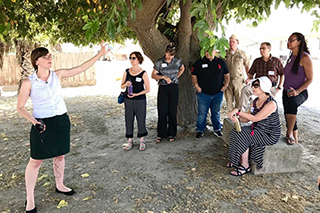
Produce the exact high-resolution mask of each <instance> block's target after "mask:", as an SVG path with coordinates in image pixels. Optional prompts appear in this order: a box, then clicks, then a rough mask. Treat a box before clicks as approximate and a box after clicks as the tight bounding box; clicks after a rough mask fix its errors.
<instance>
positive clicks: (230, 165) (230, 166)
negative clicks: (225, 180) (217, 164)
mask: <svg viewBox="0 0 320 213" xmlns="http://www.w3.org/2000/svg"><path fill="white" fill-rule="evenodd" d="M238 165H241V163H240V161H239V162H238ZM232 167H234V166H233V164H232V163H228V164H227V168H232Z"/></svg>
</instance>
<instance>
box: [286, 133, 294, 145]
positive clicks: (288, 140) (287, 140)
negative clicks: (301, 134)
mask: <svg viewBox="0 0 320 213" xmlns="http://www.w3.org/2000/svg"><path fill="white" fill-rule="evenodd" d="M286 142H287V144H288V145H293V144H294V143H295V142H296V141H295V139H294V137H293V136H292V135H290V136H287V137H286Z"/></svg>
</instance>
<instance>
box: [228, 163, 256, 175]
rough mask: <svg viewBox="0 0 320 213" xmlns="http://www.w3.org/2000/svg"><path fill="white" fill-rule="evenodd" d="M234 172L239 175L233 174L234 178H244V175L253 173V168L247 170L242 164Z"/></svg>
mask: <svg viewBox="0 0 320 213" xmlns="http://www.w3.org/2000/svg"><path fill="white" fill-rule="evenodd" d="M233 171H235V172H236V173H237V174H233V173H231V175H233V176H242V175H244V174H247V173H250V172H251V167H250V166H248V168H245V167H244V166H242V165H241V164H240V165H239V167H237V168H236V169H235V170H233ZM241 171H244V172H241Z"/></svg>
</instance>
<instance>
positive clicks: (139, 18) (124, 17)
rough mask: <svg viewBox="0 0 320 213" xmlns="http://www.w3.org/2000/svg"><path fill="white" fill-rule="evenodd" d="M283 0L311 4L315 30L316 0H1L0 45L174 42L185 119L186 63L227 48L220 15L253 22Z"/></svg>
mask: <svg viewBox="0 0 320 213" xmlns="http://www.w3.org/2000/svg"><path fill="white" fill-rule="evenodd" d="M281 2H284V4H285V6H286V7H287V8H291V7H294V6H297V7H300V8H301V10H302V11H312V10H313V9H315V10H314V11H313V12H312V14H313V15H314V17H315V19H316V20H315V22H314V28H315V29H316V30H318V28H319V23H320V16H319V14H318V12H317V11H318V10H317V9H319V8H320V2H319V1H316V0H302V1H301V0H197V1H192V0H101V1H98V0H86V1H83V0H58V1H57V0H41V1H37V0H0V58H1V55H2V54H1V51H2V52H3V48H1V45H2V46H3V43H12V39H23V40H26V41H30V42H39V41H40V40H41V39H45V40H48V41H49V42H50V43H55V42H60V43H64V42H71V43H73V44H75V45H90V44H96V43H98V42H100V41H101V40H105V41H107V42H118V43H122V42H123V41H124V40H125V39H128V38H129V39H134V40H136V41H138V42H139V43H140V45H141V47H142V49H143V51H144V53H145V54H146V55H147V56H148V57H149V58H150V59H151V60H152V61H155V60H156V59H157V58H159V57H161V56H162V55H163V53H164V49H165V46H166V45H167V44H168V43H169V42H174V43H175V44H177V45H178V48H177V56H178V57H181V58H182V59H183V61H184V64H185V67H186V68H187V69H186V71H185V73H184V74H183V75H182V76H181V81H180V82H181V83H180V84H179V88H180V93H179V97H180V99H179V103H180V104H179V108H178V113H180V115H178V120H179V123H180V125H188V124H190V123H192V122H194V120H195V115H196V101H195V96H194V95H190V94H194V90H193V88H192V84H191V80H190V69H189V68H190V66H191V65H192V63H194V61H195V60H196V59H198V58H199V57H200V55H201V56H203V55H204V52H205V51H206V50H208V51H209V52H211V51H210V50H212V49H213V48H215V49H217V50H220V54H221V55H222V56H223V55H224V54H225V50H226V49H227V48H228V40H227V39H226V38H224V36H225V33H224V29H225V28H224V26H223V24H222V23H223V22H222V21H223V20H226V21H227V23H228V21H229V20H231V19H235V20H236V21H237V22H242V21H243V20H246V19H250V20H252V25H253V26H257V25H258V23H259V22H261V21H262V20H264V19H266V18H268V16H269V15H270V14H271V9H272V7H273V6H274V7H275V8H277V7H278V6H279V4H280V3H281Z"/></svg>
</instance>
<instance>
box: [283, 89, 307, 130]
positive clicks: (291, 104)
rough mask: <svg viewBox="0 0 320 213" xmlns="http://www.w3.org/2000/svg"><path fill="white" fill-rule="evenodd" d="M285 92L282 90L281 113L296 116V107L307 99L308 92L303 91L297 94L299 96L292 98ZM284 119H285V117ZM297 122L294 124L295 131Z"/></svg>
mask: <svg viewBox="0 0 320 213" xmlns="http://www.w3.org/2000/svg"><path fill="white" fill-rule="evenodd" d="M287 92H288V91H287V90H283V93H282V103H283V111H284V115H286V114H293V115H297V113H298V107H299V106H300V105H301V104H303V103H304V102H305V101H306V100H307V99H308V91H307V90H306V89H305V90H303V91H302V92H300V93H299V95H297V96H294V97H288V95H287ZM285 118H286V117H285ZM297 129H298V126H297V120H296V122H295V123H294V127H293V130H294V131H295V130H297Z"/></svg>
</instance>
